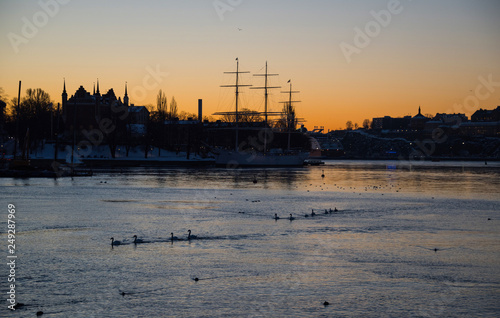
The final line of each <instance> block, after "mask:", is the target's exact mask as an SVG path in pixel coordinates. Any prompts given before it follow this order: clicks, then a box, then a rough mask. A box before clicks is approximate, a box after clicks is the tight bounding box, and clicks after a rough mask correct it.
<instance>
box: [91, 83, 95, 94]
mask: <svg viewBox="0 0 500 318" xmlns="http://www.w3.org/2000/svg"><path fill="white" fill-rule="evenodd" d="M92 95H95V82H94V92H93V93H92Z"/></svg>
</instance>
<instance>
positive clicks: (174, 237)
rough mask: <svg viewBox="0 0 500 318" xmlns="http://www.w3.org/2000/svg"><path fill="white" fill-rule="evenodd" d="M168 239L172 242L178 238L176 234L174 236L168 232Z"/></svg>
mask: <svg viewBox="0 0 500 318" xmlns="http://www.w3.org/2000/svg"><path fill="white" fill-rule="evenodd" d="M170 240H171V241H172V242H173V241H177V240H179V239H178V238H177V236H174V233H170Z"/></svg>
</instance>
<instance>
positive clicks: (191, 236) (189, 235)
mask: <svg viewBox="0 0 500 318" xmlns="http://www.w3.org/2000/svg"><path fill="white" fill-rule="evenodd" d="M197 238H198V236H196V235H191V230H188V240H192V239H197Z"/></svg>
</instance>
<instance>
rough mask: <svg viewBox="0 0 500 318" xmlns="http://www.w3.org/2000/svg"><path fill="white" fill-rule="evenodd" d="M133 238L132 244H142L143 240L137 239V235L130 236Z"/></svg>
mask: <svg viewBox="0 0 500 318" xmlns="http://www.w3.org/2000/svg"><path fill="white" fill-rule="evenodd" d="M132 237H133V238H134V244H138V243H144V240H143V239H138V238H137V235H134V236H132Z"/></svg>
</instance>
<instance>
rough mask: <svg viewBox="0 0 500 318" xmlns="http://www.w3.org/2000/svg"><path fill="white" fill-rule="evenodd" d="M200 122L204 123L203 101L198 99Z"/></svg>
mask: <svg viewBox="0 0 500 318" xmlns="http://www.w3.org/2000/svg"><path fill="white" fill-rule="evenodd" d="M198 121H199V122H200V123H201V122H202V121H203V99H198Z"/></svg>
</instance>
